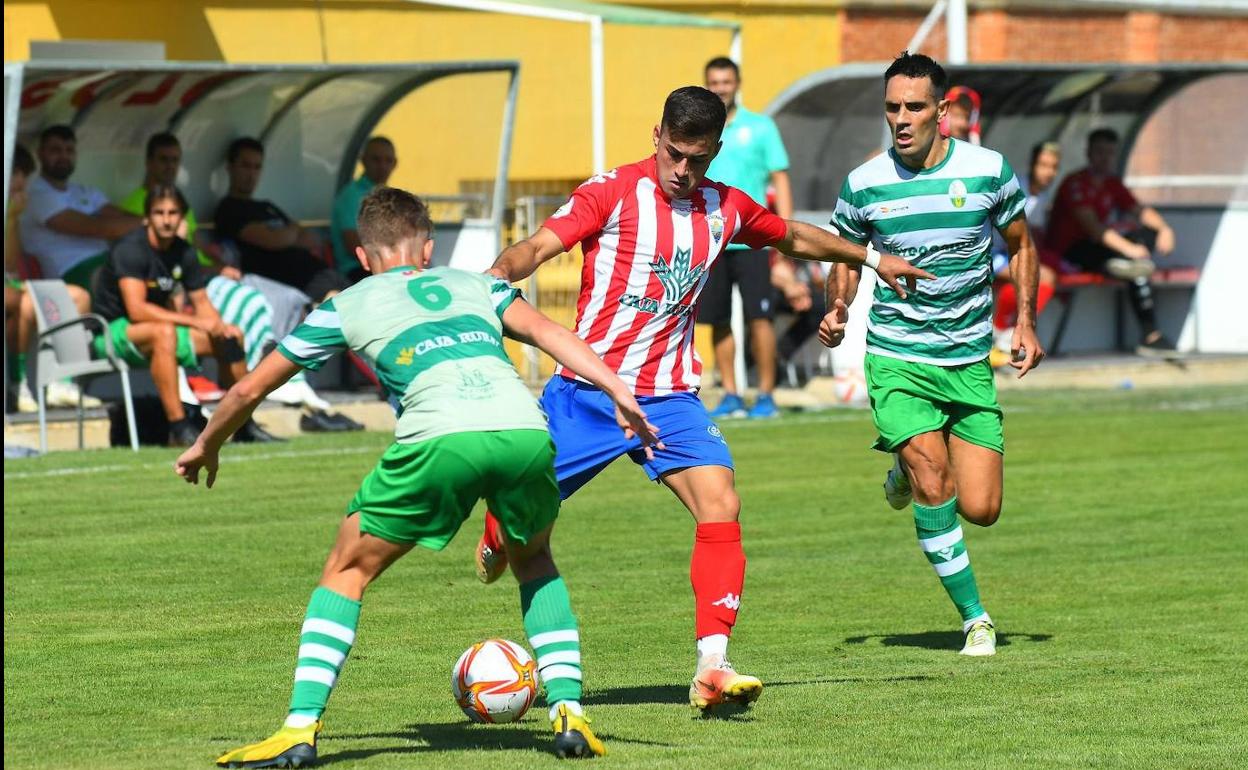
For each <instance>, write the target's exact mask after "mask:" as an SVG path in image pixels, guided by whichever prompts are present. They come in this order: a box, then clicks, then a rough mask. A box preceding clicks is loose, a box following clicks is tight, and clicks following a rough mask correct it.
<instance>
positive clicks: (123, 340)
mask: <svg viewBox="0 0 1248 770" xmlns="http://www.w3.org/2000/svg"><path fill="white" fill-rule="evenodd" d="M129 328H130V319H129V318H114V319H113V320H111V321H109V322H108V336H109V337H111V338H112V340H113V350H114V351H116V353H117V357H118V358H120V359H121V360H122V361H125V362H126V363H127V364H130V365H131V366H138V367H146V366H147V363H148V362H147V357H146V356H144V355H143V354H142V353H141V352H139V349H138V348H136V347H135V346H134V343H133V342H131V341H130V338H129V337H127V336H126V329H129ZM174 330H175V331H176V333H177V335H178V350H177V357H178V366H182V367H185V368H188V369H194V368H196V367H198V366H199V356H197V355H195V343H194V342H192V341H191V328H190V327H189V326H175V327H174ZM91 350H92V352H94V353H95V357H96V358H104V335H103V334H97V335H95V339H93V340H91Z"/></svg>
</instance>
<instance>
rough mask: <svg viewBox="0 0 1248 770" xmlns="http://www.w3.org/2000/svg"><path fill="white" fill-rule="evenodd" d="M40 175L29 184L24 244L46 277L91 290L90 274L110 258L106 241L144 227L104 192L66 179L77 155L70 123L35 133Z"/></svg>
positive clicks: (71, 170) (24, 214)
mask: <svg viewBox="0 0 1248 770" xmlns="http://www.w3.org/2000/svg"><path fill="white" fill-rule="evenodd" d="M37 152H38V155H39V175H38V176H37V177H35V178H34V179H33V180H31V182H30V184H29V185H28V187H27V191H26V195H27V203H26V210H25V211H24V212H23V213H22V219H21V234H22V249H23V250H24V251H25V252H26V253H28V254H30V255H32V256H34V257H35V259H37V260H38V262H39V267H40V269H41V270H42V272H43V277H44V278H60V279H61V280H63V281H65V282H66V283H71V284H75V285H78V286H81V287H83V288H84V289H87V290H90V288H91V275H92V274H93V273H94V272H95V271H96V269H98V268H99V267H101V266H102V265H103V264H104V261H105V259H106V258H107V257H108V242H109V241H112V240H116V239H118V238H120V237H121V236H123V235H125V234H126V233H128V232H130V231H132V230H135V229H137V228H139V227H141V226H142V224H143V220H142V218H140V217H136V216H133V215H131V214H127V213H125V212H123V211H122V210H120V209H118V208H117V207H116V206H114V205H113V204H111V203H109V202H108V197H107V196H105V195H104V192H103V191H101V190H98V189H96V188H94V187H88V186H87V185H81V184H77V183H76V182H71V181H69V178H70V177H71V176H73V173H74V167H75V165H76V163H77V160H78V148H77V138H76V137H75V136H74V130H73V129H72V128H70V127H69V126H65V125H55V126H48V127H47V128H45V129H44V130H43V131H42V132H41V133H40V134H39V147H38V150H37Z"/></svg>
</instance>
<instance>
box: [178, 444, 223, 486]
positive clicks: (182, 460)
mask: <svg viewBox="0 0 1248 770" xmlns="http://www.w3.org/2000/svg"><path fill="white" fill-rule="evenodd" d="M218 463H219V457H218V455H217V453H216V452H209V451H207V450H206V449H204V447H203V445H202V444H200V443H199V442H198V441H197V442H195V443H194V444H192V445H191V446H190V447H189V448H188V449H187V450H186V451H185V452H183V453H182V455H181V456H180V457H179V458H178V459H177V460H176V461H175V462H174V463H173V471H174V473H177V474H178V475H179V476H181V477H182V478H184V479H186V482H187V483H188V484H198V483H199V471H200V469H201V468H202V469H203V470H204V471H205V472H206V473H207V474H208V478H207V480H206V483H207V485H208V488H209V489H212V485H213V484H214V483H215V482H216V480H217V465H218Z"/></svg>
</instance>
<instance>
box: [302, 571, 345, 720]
mask: <svg viewBox="0 0 1248 770" xmlns="http://www.w3.org/2000/svg"><path fill="white" fill-rule="evenodd" d="M359 622H360V603H359V602H357V601H356V600H354V599H348V598H347V597H345V596H343V595H342V594H339V593H335V592H333V591H331V590H329V589H328V588H323V587H319V586H318V587H317V589H316V590H315V591H313V592H312V599H311V601H309V602H308V612H307V615H305V616H304V620H303V630H302V632H301V633H300V635H299V661H298V663H296V664H295V687H294V691H293V692H291V694H290V714H289V715H288V716H287V717H286V726H287V727H306V726H308V725H310V724H312V723H313V722H315V721H316V720H318V719H320V718H321V714H323V713H324V712H325V704H326V703H328V702H329V694H330V693H331V692H333V689H334V682H335V681H337V679H338V674H339V673H340V672H341V671H342V666H343V663H345V662H346V660H347V655H348V654H350V652H351V645H352V644H353V643H354V642H355V629H356V626H358V625H359Z"/></svg>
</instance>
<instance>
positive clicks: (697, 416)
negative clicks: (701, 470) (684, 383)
mask: <svg viewBox="0 0 1248 770" xmlns="http://www.w3.org/2000/svg"><path fill="white" fill-rule="evenodd" d="M637 401H638V402H639V403H640V404H641V407H642V409H645V410H646V418H647V419H648V420H649V421H650V423H651V424H652V425H654V426H656V427H657V428H658V429H659V437H660V438H662V439H663V445H664V446H666V447H667V448H666V449H662V450H660V449H655V450H654V459H653V460H647V459H646V454H645V452H644V451H643V450H642V447H641V441H640V440H638V439H632V440H631V441H629V440H626V439H625V438H624V431H622V430H620V426H619V425H617V424H616V422H615V404H614V403H613V402H612V401H611V398H610V397H609V396H607V394H606V393H603V392H602V391H601V390H599V389H598V388H595V387H594V386H593V385H586V384H585V383H582V382H577V381H575V380H569V379H566V378H564V377H561V376H559V375H555V376H554V377H551V378H550V382H548V383H546V390H544V391H543V392H542V410H543V411H545V412H546V416H547V417H548V418H549V419H550V435H551V438H553V439H554V441H555V478H556V479H557V480H558V482H559V494H560V496H561V497H562V498H563V499H564V500H566V499H568V498H569V497H571V496H572V493H573V492H575V491H576V490H578V489H580V488H581V487H582V486H584V485H585V483H586V482H588V481H589V480H590V479H592V478H593V477H594V476H597V475H598V474H599V472H601V471H602V469H603V468H606V467H607V466H608V465H610V464H611V463H612V462H613V461H615V459H616V458H618V457H620V456H621V455H628V456H629V459H631V460H632V461H633V462H635V463H637V464H638V465H640V466H642V467H643V468H645V469H646V475H647V476H649V477H650V480H651V481H655V480H657V479H658V478H659V476H662V475H663V474H664V473H668V472H670V471H674V470H679V469H680V468H693V467H697V466H702V465H722V466H724V467H725V468H729V469H731V468H732V454H731V453H730V452H729V451H728V442H727V441H724V437H723V434H721V433H720V432H719V428H718V427H717V426H716V425H715V422H714V421H713V420H711V416H710V415H709V414H707V413H706V407H704V406H702V401H701V400H700V399H699V398H698V397H697V396H696V395H695V394H693V393H673V394H671V395H670V396H648V397H641V398H638V399H637Z"/></svg>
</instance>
